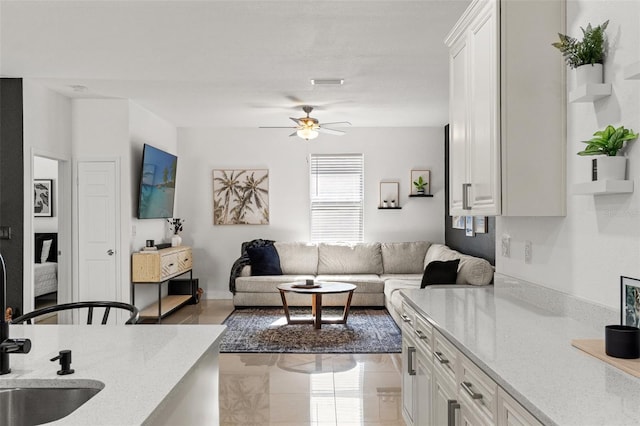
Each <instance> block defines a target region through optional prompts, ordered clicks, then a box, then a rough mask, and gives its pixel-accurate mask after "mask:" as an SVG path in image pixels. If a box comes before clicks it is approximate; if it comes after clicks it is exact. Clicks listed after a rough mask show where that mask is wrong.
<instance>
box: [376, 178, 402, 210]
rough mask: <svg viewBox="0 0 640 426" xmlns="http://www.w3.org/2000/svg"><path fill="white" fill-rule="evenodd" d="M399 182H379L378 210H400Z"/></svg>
mask: <svg viewBox="0 0 640 426" xmlns="http://www.w3.org/2000/svg"><path fill="white" fill-rule="evenodd" d="M399 195H400V182H397V181H393V182H380V204H379V205H378V208H379V209H399V208H400V205H399V204H400V201H399Z"/></svg>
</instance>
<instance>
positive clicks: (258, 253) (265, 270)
mask: <svg viewBox="0 0 640 426" xmlns="http://www.w3.org/2000/svg"><path fill="white" fill-rule="evenodd" d="M247 255H248V256H249V259H250V260H251V275H282V269H280V257H279V256H278V251H277V250H276V248H275V247H274V246H263V247H249V248H247Z"/></svg>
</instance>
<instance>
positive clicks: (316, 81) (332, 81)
mask: <svg viewBox="0 0 640 426" xmlns="http://www.w3.org/2000/svg"><path fill="white" fill-rule="evenodd" d="M311 84H313V85H314V86H318V85H336V86H341V85H343V84H344V78H312V79H311Z"/></svg>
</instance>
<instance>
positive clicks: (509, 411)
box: [498, 388, 542, 426]
mask: <svg viewBox="0 0 640 426" xmlns="http://www.w3.org/2000/svg"><path fill="white" fill-rule="evenodd" d="M498 425H500V426H542V423H540V422H539V421H538V419H536V418H535V417H533V415H531V413H529V412H528V411H527V410H525V409H524V408H523V407H522V405H520V404H519V403H518V402H517V401H516V400H515V399H513V398H512V397H511V395H509V394H508V393H507V392H506V391H505V390H504V389H502V388H498Z"/></svg>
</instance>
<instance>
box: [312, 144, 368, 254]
mask: <svg viewBox="0 0 640 426" xmlns="http://www.w3.org/2000/svg"><path fill="white" fill-rule="evenodd" d="M309 166H310V167H309V171H310V179H309V182H310V183H311V188H310V195H311V241H313V242H337V241H345V242H362V240H363V235H364V232H363V199H364V197H363V182H364V177H363V174H364V158H363V156H362V154H344V155H325V154H311V157H310V161H309Z"/></svg>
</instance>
